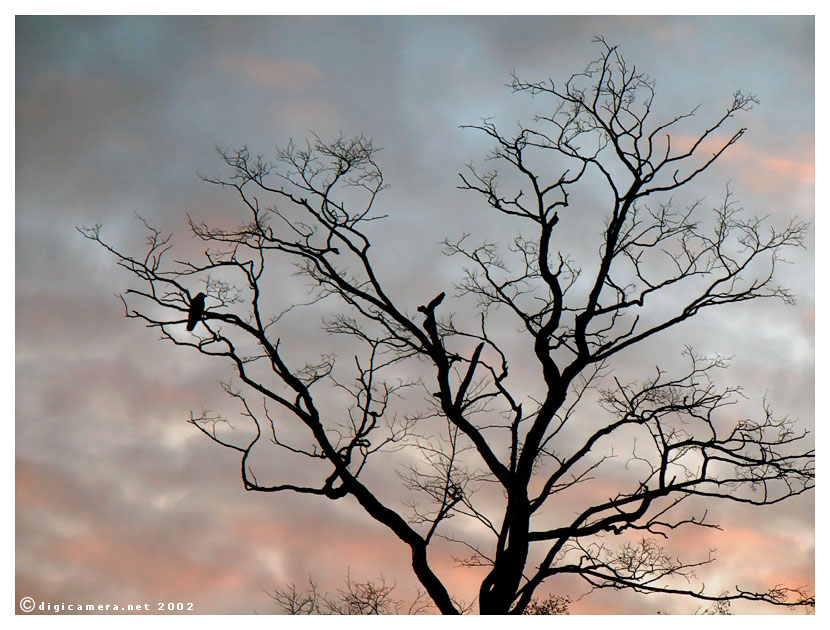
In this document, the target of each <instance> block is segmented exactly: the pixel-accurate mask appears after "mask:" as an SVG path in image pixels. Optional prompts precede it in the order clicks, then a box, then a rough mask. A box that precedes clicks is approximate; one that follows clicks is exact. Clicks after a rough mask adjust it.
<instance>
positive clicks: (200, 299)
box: [187, 293, 205, 332]
mask: <svg viewBox="0 0 830 630" xmlns="http://www.w3.org/2000/svg"><path fill="white" fill-rule="evenodd" d="M204 314H205V294H204V293H199V294H197V295H196V297H195V298H193V299H192V300H190V310H189V311H188V312H187V330H188V332H189V331H191V330H193V329H194V328H196V324H198V323H199V320H200V319H202V315H204Z"/></svg>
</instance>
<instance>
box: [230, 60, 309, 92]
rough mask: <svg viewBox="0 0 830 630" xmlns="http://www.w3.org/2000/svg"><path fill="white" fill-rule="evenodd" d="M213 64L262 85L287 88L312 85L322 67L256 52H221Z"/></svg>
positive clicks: (290, 89) (301, 88) (301, 87)
mask: <svg viewBox="0 0 830 630" xmlns="http://www.w3.org/2000/svg"><path fill="white" fill-rule="evenodd" d="M216 66H217V67H218V68H220V69H221V70H223V71H224V72H226V73H228V74H231V75H233V76H241V77H243V78H244V79H246V80H247V81H251V82H253V83H256V84H258V85H260V86H263V87H279V88H282V89H284V90H289V91H300V90H305V89H307V88H309V87H311V86H312V85H314V84H315V83H316V82H317V81H318V80H319V79H320V77H321V76H322V74H323V73H322V71H321V70H320V68H318V67H317V66H316V65H314V64H313V63H311V62H308V61H297V60H290V59H273V58H268V57H260V56H257V55H239V56H237V55H223V56H221V57H219V59H218V60H217V62H216Z"/></svg>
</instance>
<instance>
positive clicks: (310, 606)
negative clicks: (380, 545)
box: [268, 575, 430, 615]
mask: <svg viewBox="0 0 830 630" xmlns="http://www.w3.org/2000/svg"><path fill="white" fill-rule="evenodd" d="M394 590H395V584H389V583H387V581H386V580H385V579H384V578H383V577H381V578H379V579H377V580H369V581H366V582H355V581H354V580H352V578H351V575H347V576H346V584H345V587H344V588H342V589H339V590H338V591H337V593H335V594H334V595H330V594H328V593H321V592H320V589H319V587H318V586H317V584H316V583H315V582H314V580H312V579H309V581H308V588H307V589H305V590H298V589H297V587H296V586H295V585H294V584H290V585H288V586H286V587H283V588H279V589H277V590H275V591H274V592H273V593H268V596H269V597H270V598H271V599H273V600H274V602H275V603H276V604H277V606H278V607H279V608H280V609H281V610H282V611H283V612H284V613H286V614H289V615H398V614H406V615H419V614H422V613H424V612H428V611H429V609H430V604H429V601H428V598H427V597H426V594H425V593H423V592H422V591H418V592H417V593H416V596H415V598H414V599H413V600H412V603H411V604H410V605H409V606H407V607H404V605H403V602H402V601H401V600H398V599H395V598H394V597H393V596H392V593H393V592H394Z"/></svg>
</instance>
